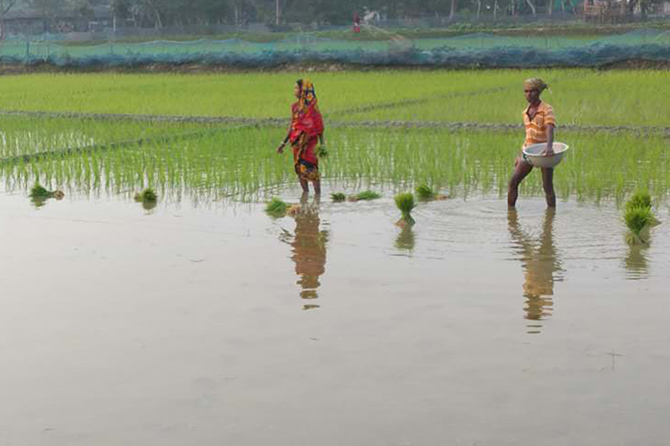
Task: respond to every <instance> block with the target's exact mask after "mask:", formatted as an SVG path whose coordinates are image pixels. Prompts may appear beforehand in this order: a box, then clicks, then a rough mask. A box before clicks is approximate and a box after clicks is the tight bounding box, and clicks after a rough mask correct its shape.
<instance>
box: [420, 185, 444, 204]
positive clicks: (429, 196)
mask: <svg viewBox="0 0 670 446" xmlns="http://www.w3.org/2000/svg"><path fill="white" fill-rule="evenodd" d="M416 195H417V196H418V197H419V200H423V201H429V200H446V199H447V198H449V197H448V196H446V195H442V194H438V193H437V192H435V190H433V188H432V187H430V186H428V185H427V184H422V185H420V186H418V187H417V188H416Z"/></svg>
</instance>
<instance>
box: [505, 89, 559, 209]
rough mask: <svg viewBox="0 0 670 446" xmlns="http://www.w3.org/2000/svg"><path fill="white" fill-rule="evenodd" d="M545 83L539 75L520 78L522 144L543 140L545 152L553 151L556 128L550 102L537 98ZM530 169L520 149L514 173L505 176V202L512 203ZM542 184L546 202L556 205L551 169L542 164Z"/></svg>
mask: <svg viewBox="0 0 670 446" xmlns="http://www.w3.org/2000/svg"><path fill="white" fill-rule="evenodd" d="M547 87H548V86H547V84H545V83H544V81H543V80H542V79H538V78H531V79H528V80H526V81H525V82H524V90H523V91H524V94H525V96H526V101H528V107H527V108H526V109H525V110H524V112H523V124H524V126H525V127H526V141H525V142H524V145H523V146H524V147H526V146H529V145H531V144H539V143H546V144H547V149H546V151H545V154H546V155H547V156H551V155H553V154H554V150H553V144H554V130H555V129H556V117H555V116H554V110H553V109H552V108H551V105H549V104H546V103H544V102H542V101H541V100H540V95H541V94H542V92H543V91H544V90H546V89H547ZM532 170H533V166H532V165H531V164H530V163H529V162H528V161H527V160H526V159H525V157H524V155H523V153H522V155H521V156H520V157H518V158H517V159H516V161H515V163H514V174H513V175H512V178H511V179H510V180H509V186H508V189H507V205H508V206H509V207H514V206H515V205H516V200H517V198H518V196H519V184H521V181H523V179H524V178H526V176H527V175H528V174H529V173H530V172H531V171H532ZM542 186H543V188H544V193H545V196H546V199H547V206H549V207H552V208H553V207H556V194H555V193H554V169H550V168H542Z"/></svg>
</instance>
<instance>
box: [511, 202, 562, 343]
mask: <svg viewBox="0 0 670 446" xmlns="http://www.w3.org/2000/svg"><path fill="white" fill-rule="evenodd" d="M555 215H556V211H555V209H551V208H550V209H547V211H546V213H545V216H544V224H543V225H542V234H541V236H540V239H539V240H536V239H535V238H533V237H530V236H528V235H527V234H526V233H525V232H524V231H523V230H521V228H520V226H519V220H518V216H517V213H516V210H510V211H509V213H508V215H507V223H508V228H509V232H510V234H511V236H512V239H513V240H514V242H515V248H516V251H517V253H518V254H519V255H520V260H521V267H522V268H523V273H524V276H525V281H524V284H523V295H524V297H525V298H526V306H525V307H524V310H525V312H526V316H525V318H526V319H528V320H530V321H534V322H532V323H529V324H528V333H531V334H535V333H540V329H541V328H542V325H541V324H540V323H539V322H537V321H541V320H543V319H545V318H547V317H549V316H551V313H552V311H553V306H554V300H553V295H554V282H555V281H561V280H562V279H563V277H562V276H561V275H560V273H561V272H562V269H561V265H560V259H559V258H558V256H557V253H556V247H555V246H554V239H553V226H554V217H555Z"/></svg>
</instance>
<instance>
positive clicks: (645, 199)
mask: <svg viewBox="0 0 670 446" xmlns="http://www.w3.org/2000/svg"><path fill="white" fill-rule="evenodd" d="M632 208H649V209H651V195H649V192H647V191H646V190H638V191H637V192H635V193H634V194H633V196H632V197H630V199H629V200H628V201H627V202H626V210H628V209H632Z"/></svg>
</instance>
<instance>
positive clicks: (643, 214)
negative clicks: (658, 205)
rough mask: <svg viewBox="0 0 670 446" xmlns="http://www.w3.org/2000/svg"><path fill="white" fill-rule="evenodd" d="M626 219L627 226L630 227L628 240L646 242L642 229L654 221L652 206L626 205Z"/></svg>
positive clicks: (632, 242) (630, 241)
mask: <svg viewBox="0 0 670 446" xmlns="http://www.w3.org/2000/svg"><path fill="white" fill-rule="evenodd" d="M624 220H625V221H626V226H628V229H630V233H629V236H628V238H627V239H628V242H629V243H631V244H634V243H644V240H643V239H642V231H643V230H645V229H647V228H648V227H649V226H650V225H651V224H652V222H653V221H654V216H653V214H652V213H651V208H650V207H642V206H638V207H630V208H629V207H626V212H625V213H624Z"/></svg>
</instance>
